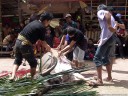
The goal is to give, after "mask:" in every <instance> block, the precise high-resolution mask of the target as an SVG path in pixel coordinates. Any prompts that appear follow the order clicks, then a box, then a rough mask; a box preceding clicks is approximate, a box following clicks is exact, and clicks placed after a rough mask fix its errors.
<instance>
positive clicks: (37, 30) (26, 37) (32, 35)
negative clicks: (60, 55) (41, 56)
mask: <svg viewBox="0 0 128 96" xmlns="http://www.w3.org/2000/svg"><path fill="white" fill-rule="evenodd" d="M52 18H53V16H52V14H50V13H44V14H41V16H40V19H39V20H35V21H33V22H31V23H29V24H28V25H27V26H25V27H24V29H23V30H22V31H21V32H20V34H19V35H18V38H17V40H16V44H15V48H14V51H15V61H14V64H13V70H12V76H11V77H10V78H9V79H10V80H14V78H15V74H16V71H17V70H18V68H19V66H20V65H21V63H22V59H23V58H25V59H26V60H27V61H28V63H29V65H30V69H31V70H30V71H31V77H32V78H33V76H34V75H35V74H36V66H37V61H36V58H35V56H34V51H33V47H32V45H33V44H35V43H36V41H37V40H41V41H42V43H43V46H44V47H45V48H46V49H47V51H51V47H50V46H49V45H48V44H47V43H46V41H45V32H46V27H47V26H48V25H49V23H50V21H51V20H52Z"/></svg>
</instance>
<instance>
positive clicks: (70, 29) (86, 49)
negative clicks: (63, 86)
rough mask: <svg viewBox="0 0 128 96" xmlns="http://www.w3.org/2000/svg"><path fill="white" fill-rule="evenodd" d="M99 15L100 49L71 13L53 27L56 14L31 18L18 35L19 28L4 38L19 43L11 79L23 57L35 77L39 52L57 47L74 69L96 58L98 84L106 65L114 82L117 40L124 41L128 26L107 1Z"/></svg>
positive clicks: (6, 40)
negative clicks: (87, 60)
mask: <svg viewBox="0 0 128 96" xmlns="http://www.w3.org/2000/svg"><path fill="white" fill-rule="evenodd" d="M97 17H98V20H99V25H100V28H101V35H100V39H99V41H98V46H97V48H96V47H95V46H94V42H93V39H92V38H89V39H87V37H86V36H85V31H84V30H83V27H82V26H81V21H79V20H78V21H76V22H75V21H73V20H72V16H71V14H66V16H65V18H64V19H63V18H61V19H60V20H59V26H56V27H55V28H52V27H51V26H50V22H51V20H52V19H53V15H52V14H50V13H47V12H46V13H43V14H41V15H40V17H39V16H38V18H34V19H31V21H30V23H28V24H27V25H26V26H24V25H22V24H21V27H20V32H18V33H17V34H15V32H14V31H15V30H14V31H11V32H9V34H8V35H6V37H5V39H4V40H3V44H6V45H8V48H10V46H11V47H13V46H14V45H15V46H14V52H15V60H14V65H13V70H12V76H11V77H10V78H9V79H10V80H14V78H15V74H16V71H17V70H18V68H19V66H20V65H21V63H22V59H23V58H25V59H26V60H27V61H28V63H29V65H30V69H31V77H32V78H33V77H34V75H35V74H36V66H37V61H36V58H35V54H37V53H40V52H52V48H55V49H56V50H58V57H59V56H61V55H65V56H67V58H68V59H69V60H71V61H72V63H71V65H72V67H73V68H81V67H83V66H84V60H85V59H89V60H93V61H94V63H95V64H96V69H97V82H95V84H97V85H103V80H102V66H103V65H105V66H106V69H107V72H108V77H107V78H106V80H107V81H111V80H112V76H111V71H112V64H113V62H114V60H115V46H116V42H117V41H119V42H121V41H120V40H121V38H122V36H123V35H124V34H122V33H121V32H122V31H125V25H124V23H123V22H122V21H121V18H120V15H119V14H115V13H114V11H113V10H112V8H110V7H107V6H106V5H104V4H101V5H99V6H98V8H97ZM117 39H118V40H117ZM118 46H119V50H120V55H121V58H124V54H123V52H121V51H122V50H123V49H121V48H122V44H120V43H119V44H118ZM7 50H9V49H7ZM91 84H92V83H91ZM92 85H93V84H92Z"/></svg>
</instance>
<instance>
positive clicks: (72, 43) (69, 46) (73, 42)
mask: <svg viewBox="0 0 128 96" xmlns="http://www.w3.org/2000/svg"><path fill="white" fill-rule="evenodd" d="M75 43H76V41H73V40H72V41H71V43H70V44H69V45H68V46H66V47H65V48H64V49H62V50H61V51H60V52H59V56H60V55H61V54H62V53H64V52H66V51H68V50H70V49H71V48H72V47H73V46H74V45H75Z"/></svg>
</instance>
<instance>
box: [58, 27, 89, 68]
mask: <svg viewBox="0 0 128 96" xmlns="http://www.w3.org/2000/svg"><path fill="white" fill-rule="evenodd" d="M67 35H68V36H69V41H70V44H69V45H67V46H66V47H65V48H64V49H62V50H61V51H59V53H58V55H59V56H60V55H61V54H63V53H64V52H66V51H68V50H70V49H72V48H73V47H74V49H73V61H72V63H73V65H74V67H75V68H78V67H82V66H81V65H82V64H83V60H84V55H85V49H86V47H87V41H86V39H85V37H84V34H83V33H82V32H81V31H80V30H78V29H75V28H73V27H69V28H67Z"/></svg>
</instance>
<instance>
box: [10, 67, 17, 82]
mask: <svg viewBox="0 0 128 96" xmlns="http://www.w3.org/2000/svg"><path fill="white" fill-rule="evenodd" d="M18 68H19V65H16V64H13V69H12V75H11V77H10V78H9V79H10V80H14V78H15V75H16V71H17V70H18Z"/></svg>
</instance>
